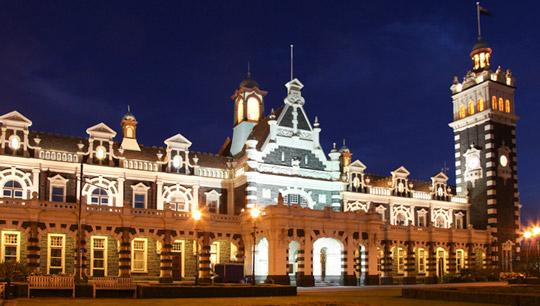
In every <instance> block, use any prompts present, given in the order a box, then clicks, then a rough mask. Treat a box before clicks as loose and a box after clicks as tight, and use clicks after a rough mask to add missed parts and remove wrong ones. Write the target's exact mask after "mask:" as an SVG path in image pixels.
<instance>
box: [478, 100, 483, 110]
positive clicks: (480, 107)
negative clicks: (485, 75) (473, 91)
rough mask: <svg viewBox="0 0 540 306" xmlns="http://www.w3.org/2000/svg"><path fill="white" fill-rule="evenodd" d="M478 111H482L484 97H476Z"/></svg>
mask: <svg viewBox="0 0 540 306" xmlns="http://www.w3.org/2000/svg"><path fill="white" fill-rule="evenodd" d="M477 104H478V112H481V111H484V99H482V98H478V103H477Z"/></svg>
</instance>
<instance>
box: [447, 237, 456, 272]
mask: <svg viewBox="0 0 540 306" xmlns="http://www.w3.org/2000/svg"><path fill="white" fill-rule="evenodd" d="M456 271H457V270H456V244H455V243H454V242H449V243H448V273H456Z"/></svg>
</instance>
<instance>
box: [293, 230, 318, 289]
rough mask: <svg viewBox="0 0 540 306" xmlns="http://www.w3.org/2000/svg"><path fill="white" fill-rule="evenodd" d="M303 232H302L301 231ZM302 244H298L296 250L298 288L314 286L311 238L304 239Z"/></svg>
mask: <svg viewBox="0 0 540 306" xmlns="http://www.w3.org/2000/svg"><path fill="white" fill-rule="evenodd" d="M301 231H303V230H301ZM304 238H305V239H304V243H300V249H299V250H298V272H296V285H297V286H298V287H313V286H315V278H314V277H313V268H312V264H313V242H312V241H311V237H309V236H307V237H304Z"/></svg>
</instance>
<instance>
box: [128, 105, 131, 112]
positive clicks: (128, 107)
mask: <svg viewBox="0 0 540 306" xmlns="http://www.w3.org/2000/svg"><path fill="white" fill-rule="evenodd" d="M128 113H131V111H130V110H129V105H128Z"/></svg>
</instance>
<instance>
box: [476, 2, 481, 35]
mask: <svg viewBox="0 0 540 306" xmlns="http://www.w3.org/2000/svg"><path fill="white" fill-rule="evenodd" d="M476 18H477V19H478V39H482V29H481V28H480V1H479V2H476Z"/></svg>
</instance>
